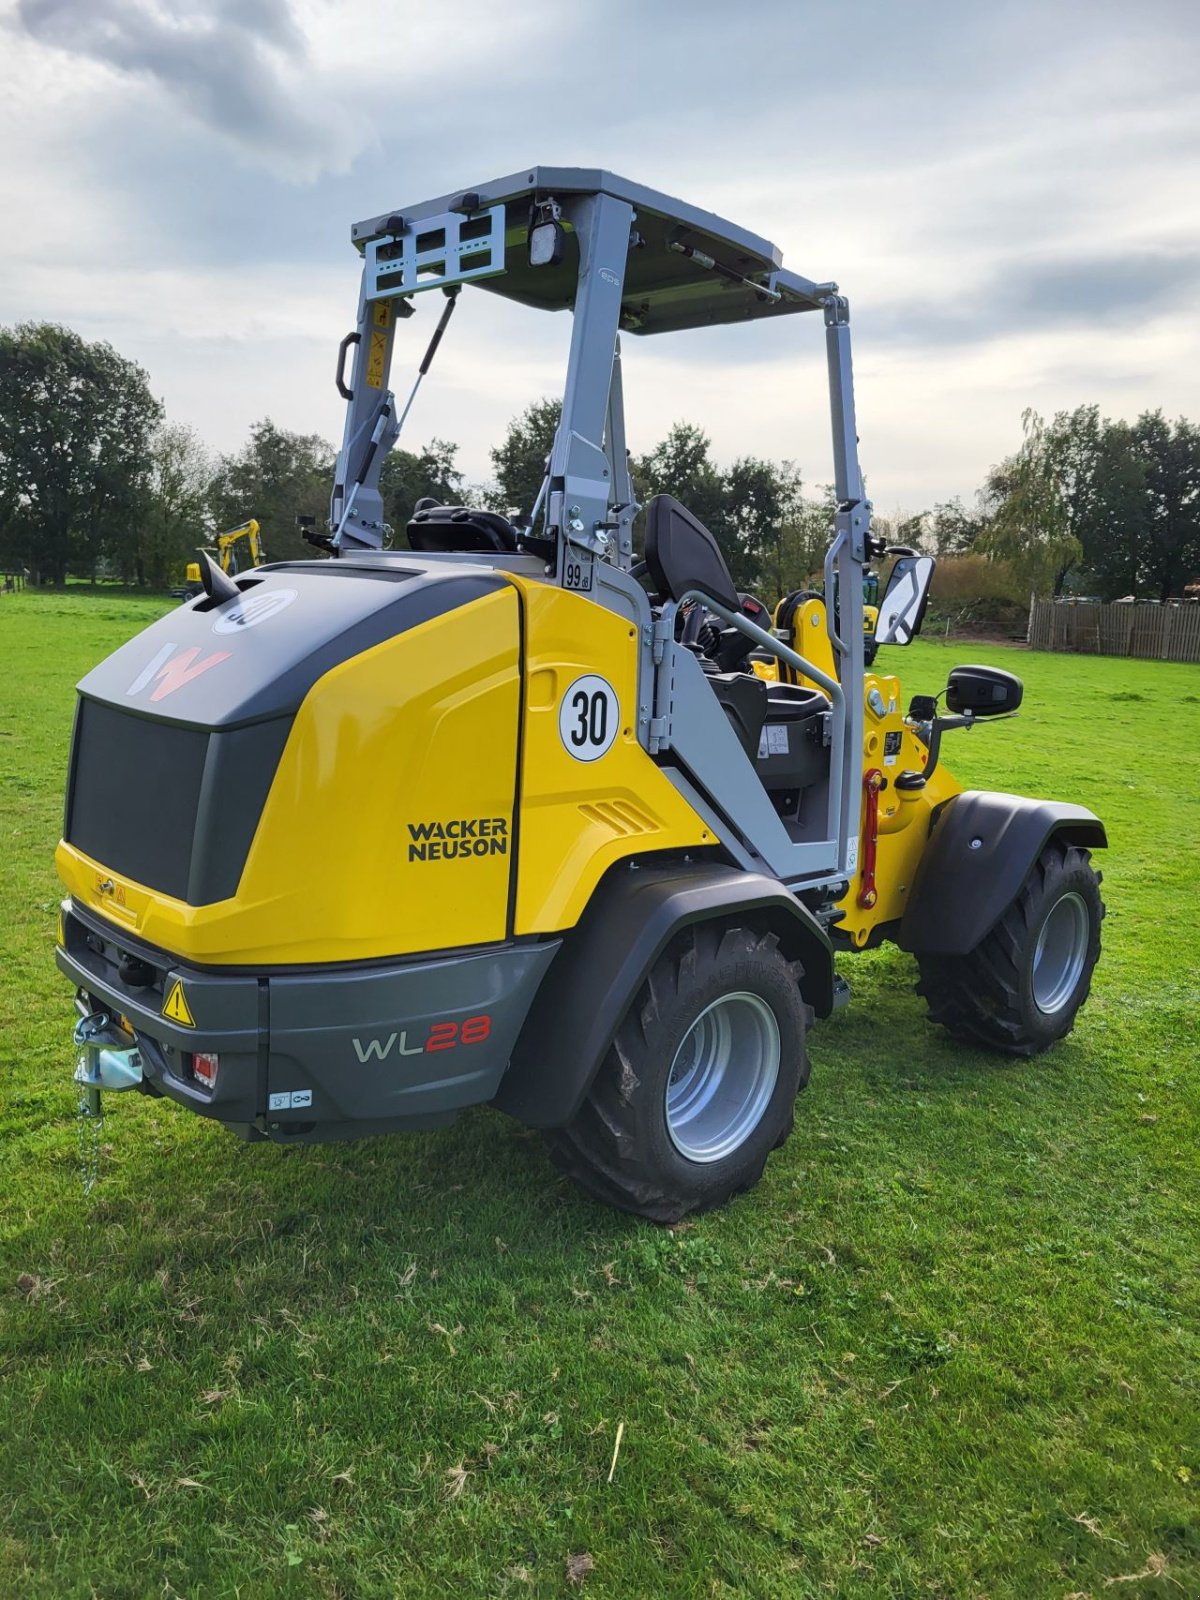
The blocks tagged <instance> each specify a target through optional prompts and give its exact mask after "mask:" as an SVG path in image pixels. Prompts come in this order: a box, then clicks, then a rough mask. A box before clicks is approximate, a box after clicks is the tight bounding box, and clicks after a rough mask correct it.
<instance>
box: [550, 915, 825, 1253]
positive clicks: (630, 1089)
mask: <svg viewBox="0 0 1200 1600" xmlns="http://www.w3.org/2000/svg"><path fill="white" fill-rule="evenodd" d="M800 976H801V973H800V968H799V966H798V965H797V964H795V963H790V962H788V961H786V960H785V959H784V957H783V956H782V955H781V953H780V951H779V949H778V941H777V940H776V938H775V935H774V934H770V933H765V934H764V933H757V932H755V931H753V930H752V929H749V928H738V927H729V926H727V925H722V924H713V923H707V924H706V923H701V924H699V925H698V926H697V927H695V928H692V929H689V930H688V931H687V932H686V933H685V934H682V935H681V936H680V937H679V939H677V940H676V941H674V943H673V944H672V945H671V946H670V947H669V948H668V950H667V951H666V952H665V954H664V955H662V956H661V957H660V958H659V960H658V961H657V963H656V964H655V966H654V968H653V969H652V971H651V973H650V976H649V978H648V979H647V981H646V983H645V984H644V985H643V987H642V989H641V990H640V992H639V993H638V994H637V995H636V996H635V998H634V1001H633V1004H632V1005H631V1006H630V1008H629V1010H628V1012H627V1013H626V1015H625V1017H624V1020H623V1021H622V1023H621V1026H620V1027H619V1028H618V1030H617V1036H616V1038H615V1040H614V1041H613V1045H612V1048H611V1049H610V1050H609V1052H608V1054H607V1056H606V1057H605V1059H604V1061H603V1063H602V1064H601V1067H600V1070H599V1072H598V1073H597V1075H596V1079H595V1082H594V1083H593V1084H592V1087H591V1090H590V1092H589V1094H588V1097H587V1099H586V1100H585V1101H584V1103H583V1105H582V1106H581V1108H580V1110H579V1112H578V1114H577V1115H576V1116H575V1117H574V1119H573V1120H572V1121H571V1122H570V1123H569V1124H568V1125H567V1126H566V1127H565V1128H561V1129H558V1130H556V1131H555V1132H554V1133H552V1134H551V1135H550V1136H549V1143H550V1153H551V1156H552V1158H553V1159H554V1161H555V1163H556V1165H557V1166H558V1167H559V1168H561V1170H562V1171H563V1172H565V1173H566V1174H567V1175H568V1176H569V1177H571V1178H573V1179H574V1180H575V1182H576V1183H578V1184H579V1186H580V1187H581V1188H582V1189H585V1190H586V1191H587V1193H589V1194H590V1195H592V1196H593V1197H594V1198H595V1199H597V1200H602V1201H604V1202H606V1203H607V1204H608V1205H612V1206H616V1207H618V1208H619V1209H620V1210H622V1211H632V1212H635V1213H637V1215H639V1216H643V1217H649V1218H651V1219H652V1220H653V1221H655V1222H675V1221H677V1220H678V1219H679V1218H680V1217H682V1216H685V1215H686V1214H687V1213H688V1212H690V1211H706V1210H708V1209H710V1208H711V1207H713V1206H717V1205H720V1204H722V1203H723V1202H724V1201H725V1200H728V1199H729V1198H730V1196H732V1195H734V1194H738V1193H740V1192H741V1191H742V1190H745V1189H749V1188H751V1187H752V1186H753V1185H754V1184H755V1183H757V1182H758V1180H759V1178H760V1177H761V1176H762V1171H763V1167H764V1166H765V1165H766V1161H767V1157H768V1156H769V1155H770V1153H771V1151H772V1150H773V1149H775V1148H776V1146H778V1145H781V1144H782V1143H783V1142H784V1140H785V1139H786V1138H787V1136H788V1134H789V1133H790V1132H791V1130H792V1103H793V1101H794V1100H795V1098H796V1094H797V1093H798V1091H799V1090H800V1089H801V1088H802V1087H803V1086H804V1084H805V1083H806V1082H807V1080H808V1057H807V1054H806V1051H805V1036H806V1033H807V1029H808V1024H809V1021H810V1020H811V1017H812V1012H811V1011H810V1009H809V1008H808V1007H807V1006H806V1005H805V1003H804V1001H803V999H802V997H801V994H800V989H799V979H800Z"/></svg>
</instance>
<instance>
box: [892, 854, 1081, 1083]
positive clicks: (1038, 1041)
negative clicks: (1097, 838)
mask: <svg viewBox="0 0 1200 1600" xmlns="http://www.w3.org/2000/svg"><path fill="white" fill-rule="evenodd" d="M1100 882H1101V878H1100V874H1099V873H1098V872H1096V871H1095V870H1094V868H1093V867H1092V864H1091V858H1090V856H1089V854H1088V852H1087V851H1086V850H1083V849H1080V848H1079V847H1078V846H1076V845H1071V844H1067V843H1066V842H1065V841H1062V840H1053V839H1052V840H1051V841H1050V843H1049V844H1048V845H1047V846H1046V848H1045V849H1044V850H1043V851H1042V853H1041V855H1040V856H1039V857H1038V858H1037V860H1036V861H1035V862H1034V864H1033V866H1032V867H1031V868H1030V871H1029V875H1028V877H1027V878H1026V879H1025V882H1024V883H1023V884H1022V885H1021V889H1020V892H1019V893H1018V895H1017V897H1016V899H1015V900H1014V901H1013V903H1012V905H1011V906H1010V907H1009V908H1008V910H1007V911H1006V912H1005V913H1004V915H1003V916H1002V917H1001V919H1000V921H999V922H998V923H997V924H996V926H995V927H994V928H993V929H992V931H991V932H990V933H989V934H987V935H986V937H985V938H984V939H982V940H981V941H980V943H979V945H978V946H977V947H976V948H975V949H974V950H972V951H971V953H970V954H969V955H965V956H942V955H938V956H934V955H919V956H918V957H917V965H918V967H919V969H920V974H921V981H920V982H919V983H918V985H917V992H918V994H922V995H924V996H925V999H926V1001H927V1003H928V1006H929V1015H930V1018H931V1020H932V1021H934V1022H938V1023H941V1025H942V1027H944V1028H945V1029H947V1031H948V1032H950V1033H952V1034H953V1035H954V1037H955V1038H956V1039H962V1040H964V1041H966V1042H967V1043H969V1044H981V1045H986V1046H987V1047H988V1048H989V1049H992V1050H1003V1051H1005V1052H1006V1053H1007V1054H1009V1055H1017V1056H1033V1055H1039V1054H1040V1053H1041V1052H1042V1051H1043V1050H1048V1049H1049V1048H1050V1046H1051V1045H1052V1044H1054V1043H1055V1042H1056V1041H1057V1040H1059V1039H1061V1038H1063V1037H1064V1035H1066V1034H1068V1033H1070V1031H1071V1029H1072V1028H1073V1027H1074V1026H1075V1017H1076V1014H1077V1013H1078V1011H1079V1008H1080V1006H1082V1005H1083V1002H1084V1001H1085V1000H1086V999H1087V997H1088V992H1089V990H1090V988H1091V983H1092V972H1093V969H1094V968H1095V965H1096V962H1097V961H1098V960H1099V958H1100V924H1101V922H1102V921H1103V919H1104V902H1103V901H1102V900H1101V898H1100Z"/></svg>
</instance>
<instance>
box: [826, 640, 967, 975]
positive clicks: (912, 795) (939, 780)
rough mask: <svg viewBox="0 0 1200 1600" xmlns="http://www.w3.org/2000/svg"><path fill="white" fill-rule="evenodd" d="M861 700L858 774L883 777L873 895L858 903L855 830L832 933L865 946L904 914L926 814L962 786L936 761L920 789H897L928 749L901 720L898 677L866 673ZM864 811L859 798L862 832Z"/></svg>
mask: <svg viewBox="0 0 1200 1600" xmlns="http://www.w3.org/2000/svg"><path fill="white" fill-rule="evenodd" d="M872 691H874V693H872ZM863 698H864V706H863V723H864V726H863V773H864V775H865V774H866V773H868V772H870V771H872V769H874V770H875V771H877V772H880V773H882V774H883V777H884V779H885V780H886V781H885V786H884V787H883V788H882V789H881V790H880V791H879V798H878V832H877V838H876V859H875V890H876V894H877V896H878V898H877V899H876V901H875V904H874V905H872V906H869V907H865V906H860V905H859V903H858V896H859V892H860V890H861V889H862V887H863V879H862V866H863V858H864V852H863V848H862V833H860V843H859V855H858V859H859V867H858V871H857V872H856V873H855V874H854V876H853V877H852V878H851V880H850V891H849V893H848V894H847V895H846V897H845V899H843V900H841V901H839V905H840V907H841V909H842V910H843V911H845V912H846V916H845V919H844V921H842V922H841V923H839V924H838V931H839V932H840V933H843V934H845V935H846V936H847V937H848V938H849V939H850V942H851V943H852V944H855V945H863V944H866V942H867V940H868V939H869V938H870V935H871V929H872V928H874V927H876V926H877V925H878V924H879V923H883V922H895V921H897V920H898V919H899V918H900V917H902V916H903V915H904V908H905V905H906V904H907V899H908V893H909V890H910V889H911V888H912V881H913V874H914V873H915V872H916V870H917V863H918V862H919V861H920V859H921V855H922V853H923V851H924V849H925V846H926V844H927V843H928V842H929V820H930V814H931V813H932V811H933V808H934V807H935V806H938V805H941V803H942V802H943V801H944V800H949V798H950V797H951V795H955V794H958V793H959V792H960V791H961V789H962V785H961V784H960V783H959V782H957V780H956V779H955V778H954V777H953V776H952V775H951V774H950V773H949V772H948V771H947V770H946V768H945V767H944V766H943V765H942V764H941V762H940V761H939V762H938V766H937V769H936V771H935V772H934V774H933V776H932V777H931V778H930V779H929V782H928V783H927V784H926V785H925V787H924V788H923V789H909V790H904V789H897V787H896V779H897V777H898V776H899V775H900V773H902V772H923V771H924V769H925V765H926V762H927V760H928V754H929V753H928V751H927V750H926V748H925V746H924V745H923V744H922V743H921V741H920V739H918V738H917V736H916V734H915V733H914V732H913V730H912V728H911V727H909V726H908V724H907V723H906V722H905V721H904V709H903V700H902V698H901V688H900V680H899V678H897V677H893V676H890V675H887V674H883V673H871V672H869V673H867V676H866V679H865V682H864V685H863ZM881 707H882V709H881ZM865 810H866V808H865V797H864V809H863V813H862V816H863V822H862V824H861V826H862V829H863V831H864V832H865Z"/></svg>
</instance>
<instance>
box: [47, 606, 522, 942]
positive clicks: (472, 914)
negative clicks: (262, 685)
mask: <svg viewBox="0 0 1200 1600" xmlns="http://www.w3.org/2000/svg"><path fill="white" fill-rule="evenodd" d="M519 698H520V676H519V607H518V601H517V595H516V593H515V592H514V590H513V589H511V588H505V589H503V590H500V591H498V592H496V593H495V594H491V595H488V596H486V597H485V598H483V599H481V600H477V601H474V602H473V603H472V604H470V605H466V606H463V607H461V608H459V609H457V610H454V611H450V612H448V613H446V614H444V615H442V616H439V617H436V618H433V619H432V620H431V621H429V622H426V623H423V624H421V625H419V626H418V627H415V628H412V629H410V630H409V631H408V632H406V633H402V634H399V635H397V636H396V637H395V638H393V639H389V640H387V641H385V642H384V643H383V644H380V645H377V646H375V647H374V648H373V649H371V650H367V651H364V652H363V653H362V654H361V655H357V656H354V657H352V658H351V659H350V660H349V661H345V662H343V663H342V664H341V665H340V666H337V667H334V668H333V669H332V670H331V671H330V672H328V673H326V674H325V676H324V677H322V678H321V679H319V680H318V682H317V683H316V684H314V686H313V687H312V689H311V690H310V691H309V693H308V694H307V696H306V697H305V699H304V702H303V704H302V705H301V707H300V709H299V711H298V712H297V713H296V719H295V722H294V724H293V727H292V731H291V733H290V734H289V736H288V741H287V744H286V745H285V747H284V751H283V755H282V757H281V759H280V763H279V768H278V771H277V772H276V775H275V779H274V782H273V783H272V785H271V789H270V792H269V794H268V797H267V803H266V805H265V807H264V808H263V813H262V817H261V820H260V821H259V825H258V828H257V830H256V832H255V835H254V841H253V843H252V844H251V846H250V853H249V855H248V857H247V859H246V866H245V869H244V871H243V873H242V878H241V882H240V884H239V885H238V891H237V895H236V897H234V898H233V899H230V900H223V901H217V902H216V903H214V904H212V905H206V906H189V905H185V904H184V903H183V902H181V901H178V900H173V899H170V898H168V897H167V896H164V895H162V894H158V893H155V892H153V891H151V890H148V889H146V888H144V887H142V886H140V885H138V884H135V883H130V882H127V881H121V880H118V879H116V878H115V877H114V875H113V874H111V873H109V872H108V871H107V870H106V869H105V868H103V866H101V864H99V863H97V862H93V861H90V860H89V859H88V858H87V857H86V856H84V855H82V854H81V853H80V852H79V851H77V850H75V849H73V848H72V847H71V846H70V845H67V844H60V845H59V848H58V854H57V863H58V869H59V873H60V876H61V877H62V879H63V881H64V883H65V884H66V886H67V888H68V889H69V890H70V892H71V893H72V894H73V895H74V896H75V897H76V898H77V899H78V900H79V901H81V902H82V903H83V904H84V905H87V906H91V907H92V908H93V909H94V910H96V911H99V912H100V913H102V914H103V915H105V916H107V917H109V918H111V919H112V920H113V921H115V922H118V923H120V924H121V925H123V926H125V927H127V928H128V929H129V930H130V931H131V932H134V933H136V934H137V935H138V936H139V937H140V938H143V939H145V940H146V941H148V942H149V943H150V944H152V945H156V946H158V947H159V948H160V949H165V950H169V951H171V952H172V953H174V954H176V955H178V956H181V957H183V958H184V959H191V960H195V961H198V962H202V963H212V964H218V965H247V966H249V965H272V964H278V963H292V962H295V963H301V962H324V961H357V960H368V959H371V958H375V957H384V956H393V955H406V954H410V953H415V952H419V951H425V950H440V949H447V948H450V947H453V946H457V945H470V944H481V943H487V942H490V941H493V940H498V939H503V938H504V937H505V934H506V924H507V916H508V895H509V873H510V870H511V868H512V864H513V847H512V831H513V815H512V812H513V799H514V795H515V792H516V769H517V727H518V717H519ZM465 824H471V825H472V826H471V827H470V829H469V830H468V829H467V828H466V827H465V826H464V825H465ZM439 827H440V829H441V832H440V833H438V832H437V829H438V828H439ZM414 830H415V832H414ZM106 885H107V886H108V887H106Z"/></svg>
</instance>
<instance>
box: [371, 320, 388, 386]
mask: <svg viewBox="0 0 1200 1600" xmlns="http://www.w3.org/2000/svg"><path fill="white" fill-rule="evenodd" d="M386 358H387V334H386V333H380V332H379V331H378V330H376V331H375V332H373V333H372V334H371V348H370V350H369V352H368V354H367V388H368V389H382V388H383V363H384V361H385V360H386Z"/></svg>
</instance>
